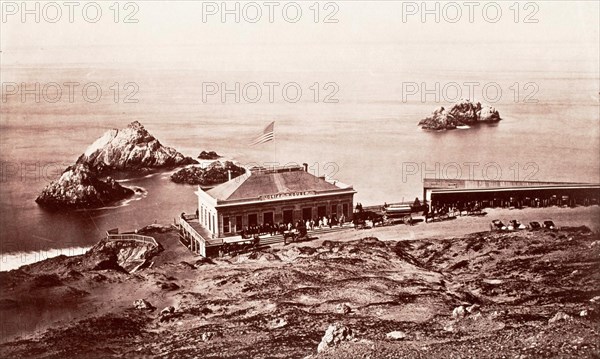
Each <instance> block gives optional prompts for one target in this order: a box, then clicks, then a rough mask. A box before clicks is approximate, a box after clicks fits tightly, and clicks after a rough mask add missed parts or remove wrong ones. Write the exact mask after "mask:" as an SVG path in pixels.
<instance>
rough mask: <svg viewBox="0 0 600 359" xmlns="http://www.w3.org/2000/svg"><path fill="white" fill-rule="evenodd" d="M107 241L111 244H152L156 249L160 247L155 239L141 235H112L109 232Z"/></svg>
mask: <svg viewBox="0 0 600 359" xmlns="http://www.w3.org/2000/svg"><path fill="white" fill-rule="evenodd" d="M106 239H107V240H108V241H111V242H120V241H133V242H139V243H144V244H151V245H153V246H155V247H158V242H156V239H154V238H153V237H149V236H142V235H139V234H111V233H109V232H107V233H106Z"/></svg>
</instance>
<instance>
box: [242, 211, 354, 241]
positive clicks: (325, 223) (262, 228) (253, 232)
mask: <svg viewBox="0 0 600 359" xmlns="http://www.w3.org/2000/svg"><path fill="white" fill-rule="evenodd" d="M345 222H346V217H345V216H344V215H343V214H342V215H341V216H340V217H339V218H338V217H337V215H335V214H334V215H329V216H323V217H315V218H314V219H307V220H304V221H303V220H298V221H296V223H292V222H289V223H287V224H284V223H277V224H274V223H265V224H259V225H251V226H246V227H245V228H244V229H243V230H242V231H241V232H239V234H240V235H241V236H242V238H244V239H249V238H257V237H258V236H261V235H264V234H269V235H272V236H274V235H277V234H284V233H285V232H286V231H287V232H289V231H291V230H300V229H302V228H305V229H306V230H307V231H309V230H310V231H314V230H315V229H316V228H318V229H323V228H326V227H329V228H333V227H334V226H339V227H341V226H343V225H344V223H345Z"/></svg>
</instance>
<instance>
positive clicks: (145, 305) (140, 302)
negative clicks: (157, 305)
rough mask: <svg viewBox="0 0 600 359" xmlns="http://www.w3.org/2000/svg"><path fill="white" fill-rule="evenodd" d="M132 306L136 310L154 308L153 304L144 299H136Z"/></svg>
mask: <svg viewBox="0 0 600 359" xmlns="http://www.w3.org/2000/svg"><path fill="white" fill-rule="evenodd" d="M133 307H134V308H135V309H138V310H154V306H152V304H150V302H148V301H146V300H145V299H136V300H135V301H134V302H133Z"/></svg>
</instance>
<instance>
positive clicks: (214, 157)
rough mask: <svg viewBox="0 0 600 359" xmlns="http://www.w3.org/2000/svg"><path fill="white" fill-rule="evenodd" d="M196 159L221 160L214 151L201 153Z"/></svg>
mask: <svg viewBox="0 0 600 359" xmlns="http://www.w3.org/2000/svg"><path fill="white" fill-rule="evenodd" d="M198 158H199V159H201V160H218V159H219V158H221V156H220V155H218V154H217V153H216V152H215V151H202V152H200V154H199V155H198Z"/></svg>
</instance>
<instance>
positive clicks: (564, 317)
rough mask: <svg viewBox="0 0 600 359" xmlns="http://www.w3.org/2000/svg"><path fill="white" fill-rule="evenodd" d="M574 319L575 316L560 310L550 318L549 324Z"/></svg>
mask: <svg viewBox="0 0 600 359" xmlns="http://www.w3.org/2000/svg"><path fill="white" fill-rule="evenodd" d="M572 319H573V318H572V317H571V316H570V315H568V314H566V313H564V312H558V313H556V314H555V315H554V316H553V317H552V318H550V319H549V320H548V324H551V323H556V322H560V321H570V320H572Z"/></svg>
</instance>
